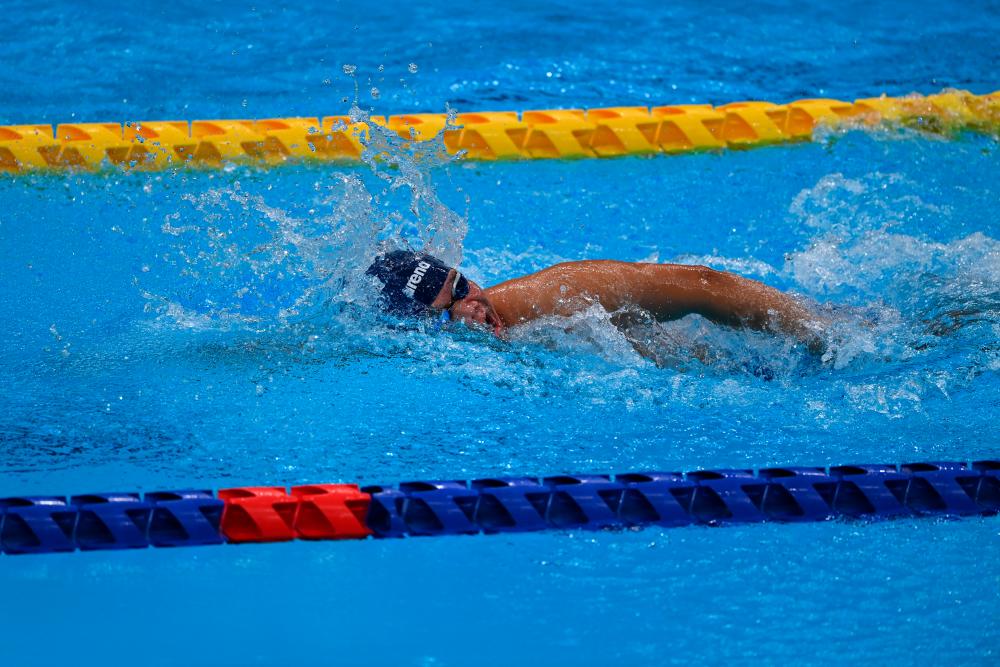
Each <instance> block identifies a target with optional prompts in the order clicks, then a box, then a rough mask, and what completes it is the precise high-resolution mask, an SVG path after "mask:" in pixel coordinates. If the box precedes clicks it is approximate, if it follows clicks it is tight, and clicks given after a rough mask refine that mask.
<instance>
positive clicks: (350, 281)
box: [140, 104, 467, 330]
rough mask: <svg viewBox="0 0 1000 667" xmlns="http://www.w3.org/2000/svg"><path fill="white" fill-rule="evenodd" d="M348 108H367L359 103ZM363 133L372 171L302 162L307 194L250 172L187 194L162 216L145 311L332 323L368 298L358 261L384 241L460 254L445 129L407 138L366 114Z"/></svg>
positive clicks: (206, 322) (276, 324)
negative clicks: (444, 196)
mask: <svg viewBox="0 0 1000 667" xmlns="http://www.w3.org/2000/svg"><path fill="white" fill-rule="evenodd" d="M350 116H351V118H352V120H354V121H355V122H357V123H366V122H367V121H368V120H369V118H370V116H369V112H368V111H365V110H363V109H361V108H360V107H358V106H357V105H356V104H355V105H354V106H353V107H352V108H351V111H350ZM360 139H361V140H362V142H363V144H364V146H365V151H364V153H363V155H362V159H363V162H364V164H365V165H367V167H368V169H367V170H351V171H337V172H332V173H331V172H326V171H324V170H317V169H313V170H309V169H305V168H304V169H305V171H304V172H303V173H304V174H307V175H314V176H315V177H316V178H315V180H314V182H313V183H312V184H311V190H312V192H311V193H310V194H309V195H308V200H307V201H301V200H296V201H290V202H280V201H277V200H276V199H275V198H274V197H273V196H271V195H270V193H269V191H270V190H271V187H270V186H268V187H267V188H266V189H265V190H264V191H263V192H261V191H259V187H258V184H257V183H256V182H255V181H254V180H253V179H252V178H251V179H250V180H249V182H248V183H247V184H246V185H244V183H243V181H241V180H240V179H239V178H237V179H235V180H232V181H231V182H230V183H229V184H227V185H224V186H221V187H208V188H205V189H203V190H201V191H198V192H195V193H191V194H184V195H182V196H181V200H182V201H183V202H184V204H185V205H184V206H182V207H181V209H180V210H177V211H174V212H172V213H169V214H167V215H165V216H164V220H163V224H162V226H161V232H162V233H163V234H164V235H165V237H167V239H168V241H169V243H170V245H171V249H170V250H169V251H168V252H166V253H164V254H162V255H161V257H160V258H159V260H160V262H159V264H160V268H161V273H163V274H164V279H163V280H161V281H160V284H159V285H156V286H152V285H151V286H146V283H149V282H152V281H151V280H148V279H145V277H144V279H143V281H142V284H141V285H140V287H141V288H142V289H143V290H144V295H145V296H146V298H147V300H148V303H149V309H150V310H153V311H155V312H157V313H158V314H159V315H161V316H163V317H164V318H166V320H167V321H169V322H172V323H174V324H177V325H181V326H184V327H196V328H200V327H205V326H229V327H232V326H237V327H240V326H243V327H251V328H255V329H257V330H263V329H274V328H279V329H280V328H283V327H289V326H301V325H302V324H303V323H305V322H307V321H313V320H314V321H316V322H319V323H321V324H322V325H323V326H328V325H329V323H330V320H331V317H333V316H335V315H336V314H337V313H338V312H341V311H342V310H343V309H344V308H345V307H349V306H350V305H351V304H358V303H360V304H362V305H365V306H367V305H368V304H369V302H370V300H371V297H372V290H371V284H370V280H369V279H367V278H366V277H365V276H364V269H365V267H367V266H368V264H369V263H370V261H371V258H372V257H373V256H374V255H375V254H376V253H377V252H378V251H379V249H384V248H386V247H392V246H396V245H399V244H403V245H407V246H410V247H416V248H425V249H427V250H429V251H430V252H433V253H435V254H437V255H439V256H441V257H443V258H444V259H445V260H446V261H451V262H454V263H456V264H457V263H458V262H459V261H460V260H461V256H462V242H463V239H464V237H465V234H466V231H467V223H466V217H465V215H463V214H459V213H456V212H455V211H453V210H452V209H450V208H449V207H448V206H447V205H446V204H444V203H443V202H442V200H441V199H440V198H439V196H438V193H437V190H436V185H435V183H434V180H433V175H434V173H435V169H437V168H438V167H440V166H442V165H444V164H447V163H448V162H450V161H451V160H453V159H454V158H452V157H450V156H448V155H447V153H446V152H445V150H444V144H443V140H442V138H441V137H438V138H437V139H436V140H433V141H429V142H413V141H406V140H404V139H403V138H401V137H399V136H398V135H396V134H395V133H394V132H392V131H390V130H388V129H387V128H384V127H381V126H378V125H374V124H369V125H368V131H367V132H365V133H364V134H361V135H360ZM295 196H296V197H297V198H298V197H301V196H302V193H301V192H300V191H296V192H295Z"/></svg>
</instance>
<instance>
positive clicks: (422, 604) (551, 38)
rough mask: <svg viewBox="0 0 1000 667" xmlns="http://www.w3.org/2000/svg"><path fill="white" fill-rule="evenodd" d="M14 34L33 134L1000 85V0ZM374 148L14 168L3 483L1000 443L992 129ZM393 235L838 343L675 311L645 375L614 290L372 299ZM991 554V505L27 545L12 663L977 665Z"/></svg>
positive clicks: (5, 268) (0, 408)
mask: <svg viewBox="0 0 1000 667" xmlns="http://www.w3.org/2000/svg"><path fill="white" fill-rule="evenodd" d="M737 10H739V11H737ZM3 20H4V21H6V22H7V23H8V25H9V27H10V28H11V29H13V33H12V34H17V35H19V37H18V39H15V40H10V41H6V42H4V44H2V45H0V55H2V57H3V62H5V63H22V64H21V65H20V66H19V67H16V68H11V67H8V68H2V69H0V84H2V88H3V89H4V90H7V91H9V93H6V94H5V99H6V103H7V106H6V108H5V110H4V111H3V112H2V114H3V115H2V117H0V122H4V123H23V122H56V121H63V120H87V121H92V120H117V119H123V120H124V119H157V118H205V117H213V116H214V117H266V116H277V115H316V114H320V115H322V114H328V115H329V114H339V113H347V112H348V111H349V110H350V109H351V108H352V106H355V108H356V109H359V110H360V111H361V112H367V111H373V112H375V113H398V112H408V111H433V112H439V111H444V110H445V109H446V107H451V108H454V109H456V110H458V111H467V110H488V109H497V110H499V109H527V108H544V107H560V106H562V107H565V106H599V105H605V106H608V105H623V104H649V103H657V104H659V103H672V102H676V103H684V102H709V103H722V102H726V101H734V100H738V99H752V98H762V99H770V100H774V101H783V100H787V99H792V98H795V97H806V96H820V95H823V96H832V97H841V98H847V99H851V98H854V97H863V96H869V95H875V94H879V93H881V92H887V93H889V94H905V93H908V92H912V91H917V92H922V93H932V92H937V91H939V90H941V89H942V88H946V87H951V86H955V87H961V88H967V89H970V90H972V91H973V92H975V93H986V92H990V91H992V90H995V89H997V88H998V87H1000V83H998V82H997V81H996V79H995V78H991V77H995V72H996V67H997V65H998V64H1000V63H998V56H997V55H996V54H997V53H1000V30H998V29H997V28H998V27H1000V10H998V8H997V7H996V6H995V4H994V5H991V4H989V3H980V4H979V5H975V4H973V5H968V4H967V5H965V6H964V7H963V9H962V10H961V11H960V10H958V9H956V8H953V7H949V6H942V5H940V4H932V3H917V4H911V5H910V6H909V8H908V9H907V10H906V11H905V12H902V11H901V10H900V9H899V8H895V7H893V8H890V7H888V6H887V7H884V8H879V7H870V6H868V5H867V4H865V3H854V4H847V5H840V6H838V8H837V11H836V12H834V11H833V10H831V9H830V8H829V7H827V6H826V5H823V4H822V3H812V5H810V4H802V3H800V4H798V5H796V9H795V12H794V13H792V12H789V11H786V10H785V9H784V8H783V6H782V5H780V4H778V3H762V4H760V5H756V6H754V5H747V4H746V3H740V4H739V5H736V4H733V5H732V6H731V7H730V6H727V5H726V4H725V3H723V5H722V6H720V7H716V8H715V9H713V10H712V11H711V12H706V11H705V10H704V9H702V8H700V6H699V5H697V4H695V3H680V4H676V5H672V6H671V7H666V8H665V7H662V6H660V5H656V4H651V5H649V6H643V7H641V8H640V7H635V8H632V7H627V8H621V9H620V11H619V8H616V12H615V13H614V14H613V15H611V14H609V10H608V9H607V7H606V6H602V5H598V4H595V5H592V6H587V5H581V4H580V3H572V4H570V3H566V4H563V5H558V4H556V5H549V6H547V7H539V6H537V5H536V4H528V3H523V4H522V3H513V4H512V5H510V6H509V7H505V9H504V11H503V12H499V11H498V12H495V13H493V14H490V13H487V12H486V11H484V10H474V9H473V8H470V7H453V6H442V5H433V4H425V5H422V6H419V7H410V6H404V5H399V4H394V3H389V4H383V5H380V6H379V8H377V9H372V10H366V12H365V13H359V12H357V11H356V10H354V9H353V8H351V7H347V6H341V5H338V4H336V3H323V4H319V5H316V6H310V5H307V4H305V3H300V4H298V5H296V6H295V7H291V8H285V9H280V10H279V9H271V8H257V9H255V10H252V11H251V10H247V9H245V8H242V7H240V8H237V7H230V8H223V7H216V6H205V5H204V4H200V5H195V4H192V5H187V4H185V3H171V5H170V6H168V7H162V8H156V9H155V10H154V11H152V12H147V11H144V8H141V7H138V6H132V5H130V6H125V7H119V6H118V5H113V4H111V3H97V4H94V5H89V6H88V8H87V9H83V8H81V7H77V6H75V5H73V6H69V5H61V4H59V3H53V4H50V5H46V6H45V7H42V8H34V7H29V6H28V5H26V4H25V5H14V6H13V7H12V8H11V9H10V10H8V11H7V13H6V15H5V17H4V19H3ZM28 53H30V54H32V58H30V59H28V60H25V54H28ZM98 62H99V63H100V66H99V67H94V63H98ZM411 64H412V65H415V67H411ZM344 65H354V66H356V68H357V69H356V71H355V72H354V73H353V75H351V74H347V73H345V72H344V71H343V66H344ZM380 68H381V69H380ZM411 70H415V71H411ZM373 87H374V88H377V89H378V91H377V93H375V94H374V95H373V93H372V90H371V89H372V88H373ZM356 91H357V92H356ZM375 141H376V143H377V145H378V147H379V148H380V149H385V150H387V151H388V152H389V154H390V156H391V157H390V159H389V160H388V161H369V162H368V163H367V164H365V165H361V166H357V167H344V166H333V165H298V166H289V167H284V168H281V169H274V170H270V171H264V170H258V169H254V168H245V167H231V168H228V169H226V170H224V171H218V172H196V171H186V172H167V173H158V174H150V173H146V174H142V173H135V174H124V173H117V172H108V173H103V174H58V175H45V174H34V175H27V176H19V177H4V178H2V179H0V202H2V206H0V248H2V249H3V252H2V253H0V276H2V280H0V313H3V315H2V317H3V323H4V326H3V327H0V341H2V345H0V375H2V377H3V391H0V452H2V456H0V494H2V495H5V496H6V495H18V494H32V493H77V492H91V491H112V490H115V491H117V490H139V491H147V490H156V489H168V488H178V487H213V488H219V487H225V486H237V485H250V484H297V483H309V482H336V481H347V482H354V481H357V482H362V483H387V482H395V481H400V480H405V479H442V478H445V479H467V478H473V477H482V476H496V475H520V474H527V475H544V474H555V473H560V472H568V473H574V472H578V473H582V472H627V471H632V470H651V469H653V470H655V469H659V470H691V469H695V468H709V467H765V466H769V465H786V464H799V465H824V464H839V463H868V462H900V461H917V460H968V459H972V458H991V457H992V458H997V457H998V456H1000V445H998V440H1000V437H998V436H1000V431H998V428H997V426H996V413H997V407H998V403H1000V391H998V390H1000V379H998V373H997V371H998V370H1000V219H998V216H997V213H996V211H997V201H998V190H1000V186H998V184H1000V153H998V148H1000V147H998V144H997V139H996V138H995V137H986V136H980V135H973V134H968V135H963V136H959V137H956V138H954V139H953V140H944V139H942V138H939V137H933V136H927V135H920V134H917V133H914V132H912V131H909V130H894V129H888V130H880V131H876V132H860V131H850V132H832V133H826V134H824V135H823V136H822V137H821V140H820V141H818V142H816V143H812V144H800V145H794V146H786V147H773V148H768V149H761V150H754V151H745V152H727V153H723V154H699V155H688V156H678V157H657V158H624V159H614V160H582V161H570V162H557V161H537V162H522V163H467V162H465V161H463V160H461V159H458V160H450V159H447V158H445V157H442V156H441V155H440V151H438V150H436V148H438V146H436V145H433V144H432V145H430V146H427V147H424V148H423V149H421V150H418V151H416V152H415V153H414V152H410V151H407V150H406V149H404V148H403V147H402V146H400V145H399V144H398V142H395V141H393V140H392V139H391V138H388V137H385V136H381V135H379V136H376V138H375ZM399 237H403V238H406V239H409V240H410V241H411V242H413V243H415V244H421V243H428V244H430V245H431V246H432V247H434V248H435V249H436V250H437V251H439V252H440V253H441V254H442V255H444V256H446V257H448V258H449V259H451V260H453V261H456V262H459V261H460V263H461V264H460V265H461V267H462V269H463V271H464V272H465V273H467V274H468V275H469V276H470V277H471V278H472V279H474V280H476V281H477V282H480V283H482V284H493V283H495V282H498V281H501V280H505V279H508V278H511V277H514V276H517V275H522V274H523V273H526V272H530V271H533V270H537V269H540V268H543V267H545V266H548V265H550V264H552V263H554V262H558V261H563V260H573V259H584V258H594V257H603V258H614V259H621V260H629V261H658V262H683V263H702V264H708V265H710V266H713V267H716V268H720V269H726V270H731V271H735V272H738V273H740V274H742V275H746V276H749V277H752V278H756V279H760V280H763V281H765V282H767V283H769V284H772V285H774V286H776V287H779V288H782V289H786V290H790V291H792V292H794V293H796V294H798V295H800V296H801V297H802V298H804V299H807V300H810V301H812V302H814V303H815V304H816V307H817V308H818V309H820V310H821V311H822V312H824V313H826V314H827V315H828V316H829V317H830V318H832V319H833V321H834V326H833V327H832V329H831V331H830V332H829V334H828V335H827V341H826V342H827V345H828V350H827V353H826V354H825V355H824V356H822V357H816V356H812V355H810V354H809V353H808V352H806V351H804V350H802V349H801V348H800V347H798V346H796V345H795V344H794V343H793V342H791V341H788V340H785V339H783V338H781V337H773V336H767V335H763V334H755V333H745V332H734V331H729V330H725V329H721V328H718V327H714V326H711V325H709V324H707V323H706V322H704V321H703V320H700V319H698V318H688V319H685V320H683V321H680V322H677V323H670V324H666V325H662V326H659V327H656V328H655V329H653V330H651V331H649V332H647V333H649V334H650V335H651V336H654V337H655V338H656V340H657V341H659V342H658V344H657V347H656V351H657V358H658V363H657V362H654V361H652V360H650V359H647V358H644V357H642V356H640V355H639V354H637V353H636V352H635V351H634V350H633V349H632V348H631V346H630V345H629V343H628V342H627V341H626V339H625V338H624V337H623V336H622V334H620V333H619V332H618V331H617V330H616V329H615V328H614V327H613V326H611V324H610V323H609V321H608V317H607V315H606V314H604V313H601V312H597V311H587V312H584V313H582V314H580V315H579V316H576V317H574V318H572V319H571V320H569V321H565V320H563V321H558V322H553V321H548V322H541V323H538V324H536V325H532V326H529V327H524V328H522V329H520V330H518V331H516V332H514V334H513V335H512V337H511V340H509V341H498V340H495V339H493V338H491V337H490V336H488V335H486V334H483V333H481V332H477V331H469V330H466V329H464V328H463V327H460V326H457V327H452V328H450V329H448V330H445V331H438V330H435V329H434V328H433V327H431V326H428V325H427V324H426V323H413V322H409V323H407V322H396V321H392V320H390V319H387V318H385V317H382V316H380V315H378V314H377V313H375V312H374V311H373V310H372V309H371V308H370V305H371V300H372V297H373V293H372V286H371V284H370V283H368V282H367V281H366V279H365V278H364V277H363V275H362V273H363V270H364V268H365V266H366V265H367V261H368V259H369V258H370V257H371V256H372V254H373V253H374V252H375V251H376V248H378V247H380V246H379V244H380V243H382V242H384V241H385V240H386V239H390V238H399ZM704 344H707V345H708V346H709V349H710V350H711V360H710V363H701V362H698V361H693V360H692V358H691V355H690V351H691V349H692V348H694V347H697V346H699V345H704ZM998 542H1000V524H998V522H997V520H996V518H977V519H970V520H963V521H948V520H912V521H893V522H882V523H874V524H866V523H847V522H844V523H842V522H832V523H823V524H815V525H778V524H773V525H759V526H743V527H734V528H727V529H709V528H681V529H670V530H666V529H657V528H649V529H645V530H642V531H621V532H597V533H591V532H574V531H570V532H561V533H559V532H556V533H551V534H536V535H516V536H494V537H484V536H479V537H454V538H437V539H424V538H418V539H407V540H391V541H375V540H368V541H364V542H351V543H346V542H345V543H334V542H325V543H293V544H280V545H264V546H241V547H236V546H227V547H217V548H214V549H186V550H166V549H161V550H141V551H134V552H91V553H75V554H66V555H52V556H44V557H32V558H28V557H24V558H14V557H6V556H4V557H0V581H2V589H3V591H4V595H3V600H2V601H0V639H2V640H3V644H4V646H5V651H7V654H8V655H9V656H10V658H9V660H10V663H11V664H18V665H34V664H39V665H47V664H65V663H69V662H72V663H74V664H107V663H109V662H110V663H112V664H117V663H124V662H134V661H135V659H140V660H141V661H142V662H144V663H148V664H177V663H178V662H182V661H187V662H191V663H194V664H205V663H214V664H273V663H275V662H276V661H279V660H281V661H293V660H303V659H307V658H311V659H314V660H317V661H318V662H320V664H326V663H331V664H332V663H335V662H336V663H346V664H415V665H463V664H469V663H475V664H510V663H513V662H521V663H536V662H539V663H540V662H543V661H545V662H549V663H553V664H596V663H600V662H607V661H611V660H619V661H620V660H627V661H630V662H631V663H634V664H662V663H665V662H689V661H691V660H692V659H697V660H702V661H705V662H708V663H719V662H722V661H726V660H733V661H736V662H749V661H751V660H763V661H767V662H779V661H780V662H792V661H794V662H800V663H806V664H809V663H819V662H826V661H828V660H830V659H846V660H859V659H860V660H863V661H865V662H873V663H874V662H885V661H892V662H893V663H924V662H930V661H932V660H934V659H938V658H943V657H944V656H951V657H955V658H958V659H959V660H961V661H962V662H965V663H972V664H980V663H982V664H987V663H993V662H995V661H996V653H997V649H996V645H997V639H998V631H997V624H996V622H995V616H996V614H995V609H996V607H997V602H998V599H1000V559H997V558H996V556H995V554H996V553H997V547H998ZM54 639H57V640H58V641H53V640H54ZM817 647H822V648H820V649H819V650H817ZM132 656H135V657H134V658H133V657H132ZM140 656H141V657H140Z"/></svg>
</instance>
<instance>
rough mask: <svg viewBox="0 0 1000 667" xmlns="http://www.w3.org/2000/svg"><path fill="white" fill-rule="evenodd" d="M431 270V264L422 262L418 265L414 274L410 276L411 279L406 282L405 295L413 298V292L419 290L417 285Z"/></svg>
mask: <svg viewBox="0 0 1000 667" xmlns="http://www.w3.org/2000/svg"><path fill="white" fill-rule="evenodd" d="M429 268H431V265H430V263H429V262H420V263H419V264H417V268H415V269H413V273H411V274H410V279H409V280H407V281H406V287H404V288H403V294H405V295H406V296H408V297H410V298H411V299H412V298H413V292H414V290H416V289H417V285H419V284H420V281H421V280H423V279H424V274H425V273H427V269H429Z"/></svg>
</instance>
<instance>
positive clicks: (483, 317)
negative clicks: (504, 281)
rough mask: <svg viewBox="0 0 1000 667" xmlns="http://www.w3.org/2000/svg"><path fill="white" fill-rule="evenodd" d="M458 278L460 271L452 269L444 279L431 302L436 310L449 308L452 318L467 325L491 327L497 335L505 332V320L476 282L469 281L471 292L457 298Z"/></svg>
mask: <svg viewBox="0 0 1000 667" xmlns="http://www.w3.org/2000/svg"><path fill="white" fill-rule="evenodd" d="M457 279H458V272H457V271H456V270H455V269H452V270H451V271H449V272H448V277H447V279H445V281H444V286H442V287H441V291H440V292H438V295H437V297H436V298H435V299H434V301H433V302H431V308H434V309H435V310H447V311H448V312H449V313H450V314H451V319H452V320H454V321H456V322H462V323H463V324H465V325H466V326H477V325H478V326H483V327H487V328H489V330H490V331H492V332H493V333H494V334H496V335H497V336H499V335H501V333H502V332H503V321H502V320H501V319H500V316H499V315H497V311H496V309H495V308H494V307H493V304H491V303H490V301H489V299H487V298H486V294H485V293H484V292H483V288H481V287H480V286H479V285H477V284H476V283H474V282H472V281H471V280H470V281H469V294H468V296H466V297H464V298H462V299H455V298H454V297H453V296H452V295H453V293H454V288H455V281H456V280H457Z"/></svg>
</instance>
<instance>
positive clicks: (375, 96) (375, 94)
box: [372, 86, 381, 100]
mask: <svg viewBox="0 0 1000 667" xmlns="http://www.w3.org/2000/svg"><path fill="white" fill-rule="evenodd" d="M379 95H381V93H379V92H378V88H376V87H375V86H372V99H375V100H377V99H378V98H379Z"/></svg>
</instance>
